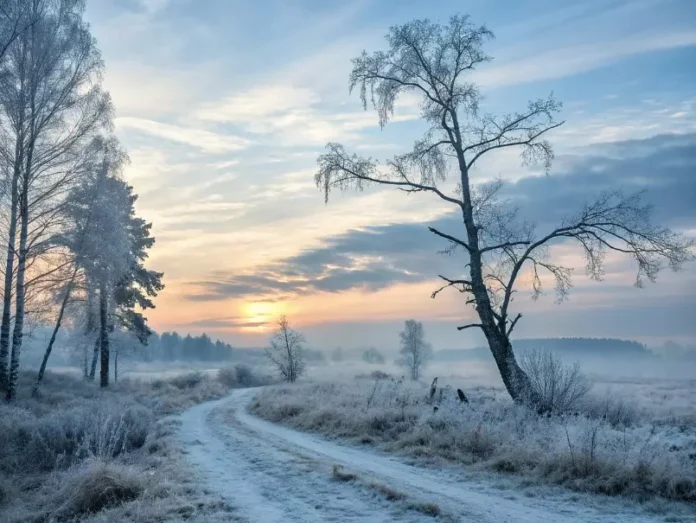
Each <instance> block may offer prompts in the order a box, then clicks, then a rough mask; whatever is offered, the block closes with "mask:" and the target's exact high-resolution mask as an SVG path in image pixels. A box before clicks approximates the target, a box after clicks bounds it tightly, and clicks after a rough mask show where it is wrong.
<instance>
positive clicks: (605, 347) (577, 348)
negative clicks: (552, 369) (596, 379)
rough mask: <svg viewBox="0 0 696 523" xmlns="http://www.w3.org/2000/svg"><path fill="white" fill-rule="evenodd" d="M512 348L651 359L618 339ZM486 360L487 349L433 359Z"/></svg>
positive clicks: (540, 341)
mask: <svg viewBox="0 0 696 523" xmlns="http://www.w3.org/2000/svg"><path fill="white" fill-rule="evenodd" d="M512 345H513V347H514V348H515V350H517V351H520V352H522V353H523V352H527V351H530V350H544V351H551V352H554V353H557V354H559V355H564V354H565V355H568V356H573V357H591V356H599V357H606V356H631V357H647V356H652V355H653V352H652V351H650V350H649V349H648V348H647V347H646V346H645V345H643V344H642V343H639V342H637V341H634V340H621V339H617V338H529V339H523V340H514V341H513V342H512ZM488 358H490V350H489V349H488V348H487V347H478V348H475V349H446V350H441V351H438V352H437V353H436V354H435V359H436V360H438V361H459V360H469V359H488Z"/></svg>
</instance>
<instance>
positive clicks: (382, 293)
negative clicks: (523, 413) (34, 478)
mask: <svg viewBox="0 0 696 523" xmlns="http://www.w3.org/2000/svg"><path fill="white" fill-rule="evenodd" d="M238 4H239V3H234V5H233V3H230V2H224V1H221V0H214V1H211V2H201V3H197V2H193V1H191V0H179V1H174V0H156V1H154V0H129V1H123V0H100V1H94V2H89V3H88V7H87V18H88V20H89V22H90V24H91V27H92V31H93V34H94V36H95V38H96V39H97V41H98V42H99V46H100V48H101V50H102V54H103V58H104V61H105V63H106V64H107V69H106V75H105V81H104V84H105V88H106V89H108V90H109V92H110V93H111V96H112V98H113V102H114V106H115V111H116V119H115V125H116V133H117V136H118V137H119V139H120V140H121V141H122V142H123V144H124V146H125V148H126V149H127V150H128V153H129V156H130V164H129V165H128V166H127V168H126V170H125V176H126V178H127V180H128V181H129V183H131V184H132V185H133V187H134V189H135V191H136V192H137V193H138V195H139V198H138V200H137V202H136V207H137V209H138V213H139V214H140V215H142V216H143V217H144V218H145V219H146V220H147V221H148V222H152V223H153V228H152V231H153V235H154V236H155V238H156V243H155V246H154V247H153V249H152V250H151V253H150V258H149V260H148V264H149V265H151V266H152V267H153V268H156V269H157V270H159V271H162V272H164V274H165V276H164V282H165V285H166V288H165V289H164V290H163V291H162V292H161V293H160V295H159V296H158V297H157V300H156V305H157V307H156V309H154V310H153V311H149V312H148V318H149V321H150V324H151V326H152V327H153V328H154V329H155V330H156V331H158V332H164V331H173V330H176V331H178V332H182V333H183V332H191V333H203V332H205V333H207V334H209V335H212V336H215V337H218V338H221V339H223V340H225V341H229V342H230V343H232V344H239V345H247V346H258V345H262V344H264V343H265V342H266V340H267V339H268V336H269V335H270V333H271V332H272V331H273V329H274V328H275V324H276V322H277V319H278V318H279V317H280V316H287V317H288V318H289V320H290V321H291V323H292V324H293V325H296V326H297V327H298V328H300V329H301V330H302V331H303V332H304V333H305V334H306V335H307V338H308V341H309V343H310V344H311V345H313V346H316V347H322V348H326V347H328V348H331V347H334V346H336V345H347V346H350V345H354V346H367V345H371V344H378V345H383V346H388V347H394V346H396V345H397V344H398V327H399V325H401V324H403V321H404V320H406V319H409V318H415V319H418V320H422V321H423V322H424V323H425V325H426V328H427V329H428V334H429V337H430V338H431V339H432V341H433V343H434V345H436V346H438V347H441V348H447V347H469V346H474V345H476V344H477V343H479V342H480V341H481V339H482V338H481V334H480V333H477V332H473V331H471V330H464V331H461V332H460V331H458V330H457V329H456V327H457V326H459V325H461V324H463V323H468V322H471V321H472V319H473V318H474V315H475V311H473V310H472V309H471V307H470V306H468V305H467V304H466V299H465V298H464V296H462V295H461V294H460V293H457V292H456V290H454V289H448V290H446V291H443V292H441V293H439V294H438V295H437V297H436V298H435V299H432V298H431V294H432V293H433V291H435V290H436V289H438V288H439V287H441V286H442V279H441V278H440V275H442V274H446V275H448V276H449V277H452V278H461V277H462V275H464V274H465V273H466V271H467V269H466V267H465V264H466V260H462V258H461V256H460V255H458V254H457V253H454V254H447V253H444V254H443V252H442V251H446V250H447V247H448V245H447V242H446V241H443V239H442V238H438V237H436V236H434V235H432V234H431V233H430V232H429V231H428V226H432V225H433V224H438V227H440V226H441V227H442V228H443V229H446V230H448V231H457V230H458V229H457V227H460V226H461V217H460V216H458V215H457V213H456V212H455V211H454V210H453V208H452V207H451V206H450V205H448V204H447V203H446V202H443V201H442V200H441V199H439V198H437V197H433V195H432V194H424V193H415V194H410V193H406V192H403V191H399V190H394V189H393V188H390V187H367V188H365V190H364V191H346V192H343V193H341V192H335V193H332V194H331V195H330V198H329V201H328V203H325V201H324V194H323V193H322V191H321V188H320V187H317V184H316V182H315V174H316V172H317V169H318V166H317V159H318V157H319V156H320V155H321V154H323V153H324V152H325V146H326V144H327V143H328V142H340V143H341V144H343V145H344V146H345V148H346V150H347V151H349V152H350V153H351V154H352V153H356V154H359V155H360V156H364V157H371V158H374V159H378V160H380V161H381V164H382V166H384V162H385V161H386V160H388V159H390V158H393V157H394V156H395V155H398V154H401V153H405V152H407V151H408V150H410V149H411V148H412V146H413V143H414V141H416V140H418V139H420V138H421V137H422V136H423V133H424V132H425V131H426V130H427V126H426V124H424V122H423V121H422V118H421V112H422V103H421V99H420V98H419V97H418V96H417V95H416V94H415V93H407V94H406V95H404V96H401V97H400V98H399V99H398V100H397V102H396V104H395V107H394V114H393V116H392V117H391V120H390V121H389V123H388V124H387V125H386V126H384V128H381V127H380V119H379V115H378V114H377V113H376V112H375V111H374V110H373V109H372V107H371V105H370V104H369V103H368V105H367V110H365V109H364V108H363V105H362V103H361V100H360V96H359V95H360V93H359V92H358V91H359V89H356V90H354V91H353V92H352V93H351V92H349V89H348V87H349V78H350V73H351V68H352V62H351V59H353V58H355V57H358V56H360V54H361V53H362V51H363V50H367V51H368V52H372V51H377V50H384V49H386V46H387V42H386V40H385V38H384V36H385V35H386V34H387V32H388V30H389V28H390V27H391V26H394V25H397V24H402V23H405V22H408V21H410V20H414V19H422V18H428V19H432V20H436V21H440V22H442V23H446V22H447V20H448V19H449V17H450V16H451V15H453V14H456V13H458V12H459V11H460V10H461V9H462V6H461V4H460V3H457V2H454V1H452V0H438V1H435V2H428V3H423V2H415V1H407V2H400V3H399V5H398V6H396V5H393V3H387V2H381V1H378V0H359V1H350V2H342V3H332V2H328V3H320V2H317V1H315V0H302V1H298V2H292V3H285V2H281V1H280V0H274V1H271V2H268V3H262V4H258V3H256V4H253V3H243V5H238ZM290 4H291V5H290ZM500 4H502V6H504V8H502V7H501V6H499V5H496V6H495V7H494V6H492V5H489V4H488V3H486V2H474V3H472V5H471V6H467V9H469V11H468V12H467V14H469V15H470V17H471V20H472V21H473V23H475V24H486V25H487V26H488V27H489V28H490V29H491V30H492V31H493V32H494V33H495V35H496V38H495V40H492V41H491V42H489V43H487V44H486V51H487V52H488V53H489V54H490V55H491V56H492V57H493V60H492V61H490V62H487V63H483V64H481V65H480V67H478V68H477V69H476V71H475V72H474V73H473V74H472V75H471V78H470V79H471V81H473V82H475V83H476V84H477V85H478V86H479V88H480V91H481V93H482V94H483V95H484V97H483V99H482V102H481V111H483V112H486V113H488V112H490V113H495V114H505V113H510V112H514V111H517V110H523V109H525V108H526V107H527V103H528V100H532V99H537V98H543V97H547V96H548V95H549V93H553V94H554V96H555V97H556V98H557V99H558V100H560V101H562V102H563V107H562V109H561V113H560V119H561V120H563V121H564V122H565V123H564V124H563V125H562V126H561V127H559V128H558V129H555V130H554V131H553V132H551V133H549V135H548V140H549V142H550V143H551V144H552V145H553V147H554V151H555V158H554V161H553V164H552V168H551V170H550V171H549V173H548V175H546V174H545V173H543V172H542V170H540V168H539V167H538V166H534V165H525V164H524V162H523V161H522V159H521V158H520V156H519V153H513V154H508V152H507V151H501V152H500V154H497V155H496V156H495V157H493V158H491V159H490V160H486V162H485V163H481V164H480V165H478V166H477V168H476V170H475V171H474V172H473V176H474V179H475V180H476V181H477V182H487V181H492V180H496V179H500V180H503V181H504V182H505V184H506V187H508V188H509V190H510V194H511V195H512V196H514V197H516V198H520V200H521V201H524V202H525V204H527V205H528V206H529V208H530V209H532V212H531V214H530V216H531V218H533V219H534V221H535V223H537V224H538V230H539V231H544V230H546V228H548V227H549V226H551V225H552V224H553V223H556V222H558V223H560V221H561V220H562V219H563V216H564V213H567V212H569V209H570V210H572V209H573V208H576V207H579V206H580V205H581V204H582V201H583V200H582V199H583V197H584V196H585V195H586V193H587V187H588V183H589V182H588V180H593V182H592V183H595V182H596V181H597V180H600V181H599V182H596V186H597V187H598V189H603V188H605V187H599V185H602V184H604V185H606V187H609V186H610V185H609V183H608V182H609V181H611V183H612V184H615V185H616V186H620V185H623V186H630V187H637V188H645V189H647V193H646V194H647V195H648V198H649V201H650V203H653V204H654V205H655V218H656V220H658V221H659V223H661V224H664V225H666V226H669V227H671V228H672V229H674V230H676V231H678V232H680V233H682V234H685V235H686V236H687V237H691V238H693V237H695V236H696V233H695V232H694V231H696V208H695V207H694V205H693V200H692V199H691V197H693V196H696V185H695V184H696V178H695V177H694V176H693V175H692V173H691V172H690V171H689V169H691V171H692V170H693V168H694V166H693V153H694V151H696V96H695V95H694V91H693V89H692V88H691V86H693V85H694V81H696V72H695V71H694V70H693V67H690V65H689V64H693V63H694V61H696V24H693V23H690V22H693V20H694V19H696V16H695V14H696V11H695V6H694V5H692V4H691V3H690V2H686V1H668V2H664V3H662V4H659V3H657V2H637V1H628V0H626V1H619V2H611V3H606V2H602V1H600V0H592V1H588V2H583V3H582V6H581V5H579V4H578V5H575V4H574V3H558V4H557V5H549V4H548V2H543V1H541V0H534V1H532V2H526V3H525V5H524V7H521V6H520V5H518V4H519V3H516V2H512V1H503V2H502V3H500ZM268 12H273V13H274V16H273V17H268V16H267V13H268ZM262 28H263V30H261V29H262ZM262 33H263V35H266V36H262ZM368 102H369V100H368ZM666 159H669V161H668V160H666ZM380 168H381V167H380ZM605 181H606V184H605ZM612 186H613V185H612ZM443 187H444V189H443V190H446V191H449V192H454V191H456V181H455V180H454V179H452V178H450V179H449V180H448V181H447V182H445V183H444V185H443ZM593 187H594V185H593ZM571 205H572V206H573V207H571ZM531 218H530V219H531ZM552 255H553V256H554V257H555V258H554V259H557V260H558V259H560V260H563V262H564V264H565V265H568V266H570V267H573V268H574V271H573V274H572V277H573V287H572V288H571V289H570V292H569V295H568V300H566V301H565V302H564V303H562V304H560V305H557V304H556V303H555V301H556V296H555V295H554V292H553V290H552V287H553V285H554V281H553V277H550V276H549V275H546V276H544V277H543V278H544V280H543V281H542V283H543V285H544V288H545V289H546V290H548V292H547V293H546V294H544V295H542V296H541V298H540V299H539V300H536V301H534V300H532V299H531V294H532V293H531V290H530V289H531V287H532V286H533V283H534V282H533V275H532V274H531V273H530V274H526V275H525V276H524V278H523V281H524V282H525V283H526V284H527V285H526V286H525V288H524V289H521V290H520V292H519V293H518V295H516V296H515V306H519V310H521V311H523V312H524V318H523V320H521V321H520V324H519V327H517V328H516V334H517V335H518V336H521V337H535V336H540V335H542V333H543V335H545V336H581V335H582V336H589V337H620V338H627V339H636V340H640V341H643V342H645V343H648V344H655V345H661V344H662V343H664V342H665V341H667V340H673V341H675V342H679V343H685V344H689V345H696V326H695V325H694V324H693V322H691V321H688V320H689V317H690V314H692V313H693V311H694V310H696V301H695V300H696V298H695V297H694V296H696V293H695V292H694V290H696V270H694V266H693V264H691V265H688V266H687V267H686V269H685V270H683V271H682V272H680V273H676V274H673V273H670V272H669V271H664V272H663V273H662V274H660V276H659V278H658V280H657V282H656V283H654V284H653V283H649V284H646V285H645V286H644V288H642V289H638V288H636V287H635V286H633V283H634V277H635V268H634V267H633V266H632V265H631V263H630V261H628V260H626V259H625V258H624V257H621V256H614V255H613V254H612V255H611V256H609V257H608V258H607V260H606V264H605V267H604V279H603V281H602V282H596V281H593V280H592V279H591V278H589V277H587V276H586V274H585V268H586V263H585V260H584V259H583V257H582V251H581V249H580V248H570V247H567V246H565V245H555V246H554V247H553V248H552ZM540 281H541V280H540ZM656 303H660V307H661V310H664V313H661V317H662V315H664V321H660V322H654V321H649V320H650V318H651V317H652V316H653V315H654V310H653V308H654V306H655V304H656ZM600 310H601V311H602V312H601V313H600V312H599V311H600Z"/></svg>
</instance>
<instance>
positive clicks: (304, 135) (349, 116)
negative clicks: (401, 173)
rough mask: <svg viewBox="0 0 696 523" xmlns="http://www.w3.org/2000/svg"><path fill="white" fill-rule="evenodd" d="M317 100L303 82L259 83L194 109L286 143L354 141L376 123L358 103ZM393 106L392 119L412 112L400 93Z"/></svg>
mask: <svg viewBox="0 0 696 523" xmlns="http://www.w3.org/2000/svg"><path fill="white" fill-rule="evenodd" d="M321 102H322V100H321V97H320V96H319V95H318V94H317V93H316V92H314V91H313V90H311V89H308V88H304V87H288V86H281V85H265V86H259V87H255V88H252V89H250V90H247V91H244V92H240V93H235V94H232V95H230V96H228V97H226V98H224V99H222V100H220V101H217V102H208V103H206V104H203V105H201V106H200V108H199V109H198V110H197V111H196V113H195V114H196V116H197V117H198V118H199V119H200V120H202V121H211V122H216V123H221V124H223V123H224V124H233V125H238V126H240V127H241V128H242V129H244V130H245V131H246V132H249V133H254V134H258V135H268V136H269V137H272V138H273V140H274V143H276V144H279V145H282V146H290V147H292V146H316V145H324V144H325V143H326V142H328V141H335V140H344V141H357V140H359V139H360V137H361V135H360V131H362V130H364V129H368V128H377V127H378V122H377V118H376V117H375V116H374V114H373V113H371V112H365V111H362V110H360V109H359V108H356V109H357V110H353V111H342V112H336V111H334V110H332V109H330V108H327V107H326V106H325V105H324V104H322V103H321ZM397 109H398V110H397V111H396V114H395V117H394V121H409V120H414V119H417V118H418V110H417V104H414V103H413V99H412V98H411V97H404V98H402V99H401V100H400V101H399V104H398V107H397Z"/></svg>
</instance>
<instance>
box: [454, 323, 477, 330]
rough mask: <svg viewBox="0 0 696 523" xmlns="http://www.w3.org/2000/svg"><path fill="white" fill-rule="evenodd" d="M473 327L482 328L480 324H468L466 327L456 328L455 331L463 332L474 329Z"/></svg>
mask: <svg viewBox="0 0 696 523" xmlns="http://www.w3.org/2000/svg"><path fill="white" fill-rule="evenodd" d="M475 327H479V328H481V329H483V328H484V327H483V324H482V323H470V324H468V325H462V326H461V327H457V330H458V331H463V330H464V329H472V328H475Z"/></svg>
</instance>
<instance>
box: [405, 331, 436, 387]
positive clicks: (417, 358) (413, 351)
mask: <svg viewBox="0 0 696 523" xmlns="http://www.w3.org/2000/svg"><path fill="white" fill-rule="evenodd" d="M399 338H400V340H401V348H400V350H399V353H400V354H401V356H400V358H399V359H398V360H397V363H398V364H399V365H401V366H402V367H404V368H405V369H406V370H408V374H409V376H410V377H411V379H412V380H414V381H416V380H418V379H420V377H421V374H422V372H423V367H425V365H426V364H427V363H428V362H429V361H430V360H431V359H432V357H433V349H432V347H431V346H430V344H429V343H428V342H426V341H425V331H424V329H423V323H422V322H420V321H416V320H406V323H405V325H404V330H403V331H401V332H400V333H399Z"/></svg>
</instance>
